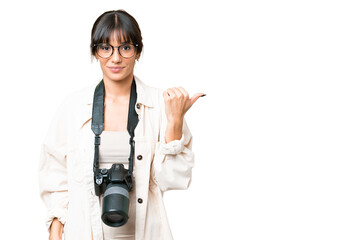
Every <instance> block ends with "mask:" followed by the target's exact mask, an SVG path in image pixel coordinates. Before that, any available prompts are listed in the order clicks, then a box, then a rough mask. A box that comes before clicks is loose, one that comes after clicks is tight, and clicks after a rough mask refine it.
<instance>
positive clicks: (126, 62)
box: [96, 34, 140, 81]
mask: <svg viewBox="0 0 360 240" xmlns="http://www.w3.org/2000/svg"><path fill="white" fill-rule="evenodd" d="M122 43H123V38H121V42H119V40H118V38H117V37H116V36H115V34H112V35H111V38H110V41H109V44H110V45H112V46H114V47H118V46H120V45H121V44H122ZM139 55H140V54H138V53H135V55H134V56H133V57H131V58H124V57H122V56H121V55H120V54H119V51H118V49H117V48H114V51H113V54H112V55H111V56H110V57H109V58H101V57H100V56H98V55H97V54H96V59H98V60H99V62H100V67H101V70H102V72H103V78H104V79H106V80H111V81H124V80H128V81H132V78H133V71H134V66H135V60H136V59H138V58H139Z"/></svg>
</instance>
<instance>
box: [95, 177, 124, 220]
mask: <svg viewBox="0 0 360 240" xmlns="http://www.w3.org/2000/svg"><path fill="white" fill-rule="evenodd" d="M128 213H129V191H128V188H127V186H126V185H125V184H114V183H111V184H109V185H108V186H107V188H106V190H105V193H104V198H103V209H102V215H101V219H102V220H103V222H104V223H105V224H106V225H108V226H110V227H120V226H122V225H124V224H125V223H126V222H127V220H128V219H129V215H128Z"/></svg>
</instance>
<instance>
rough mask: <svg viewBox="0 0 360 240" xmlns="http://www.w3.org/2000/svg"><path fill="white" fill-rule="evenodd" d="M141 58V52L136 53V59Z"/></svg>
mask: <svg viewBox="0 0 360 240" xmlns="http://www.w3.org/2000/svg"><path fill="white" fill-rule="evenodd" d="M139 58H140V53H136V55H135V60H137V61H139Z"/></svg>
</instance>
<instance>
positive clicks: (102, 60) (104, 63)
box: [99, 58, 107, 69]
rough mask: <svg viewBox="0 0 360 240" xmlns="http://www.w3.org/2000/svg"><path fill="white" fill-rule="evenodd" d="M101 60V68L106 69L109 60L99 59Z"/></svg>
mask: <svg viewBox="0 0 360 240" xmlns="http://www.w3.org/2000/svg"><path fill="white" fill-rule="evenodd" d="M99 62H100V67H101V69H105V66H106V63H107V60H106V59H102V58H100V59H99Z"/></svg>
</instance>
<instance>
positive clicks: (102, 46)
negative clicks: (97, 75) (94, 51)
mask: <svg viewBox="0 0 360 240" xmlns="http://www.w3.org/2000/svg"><path fill="white" fill-rule="evenodd" d="M98 48H99V50H100V51H110V50H111V47H110V46H109V45H107V44H104V45H100V46H98Z"/></svg>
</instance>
